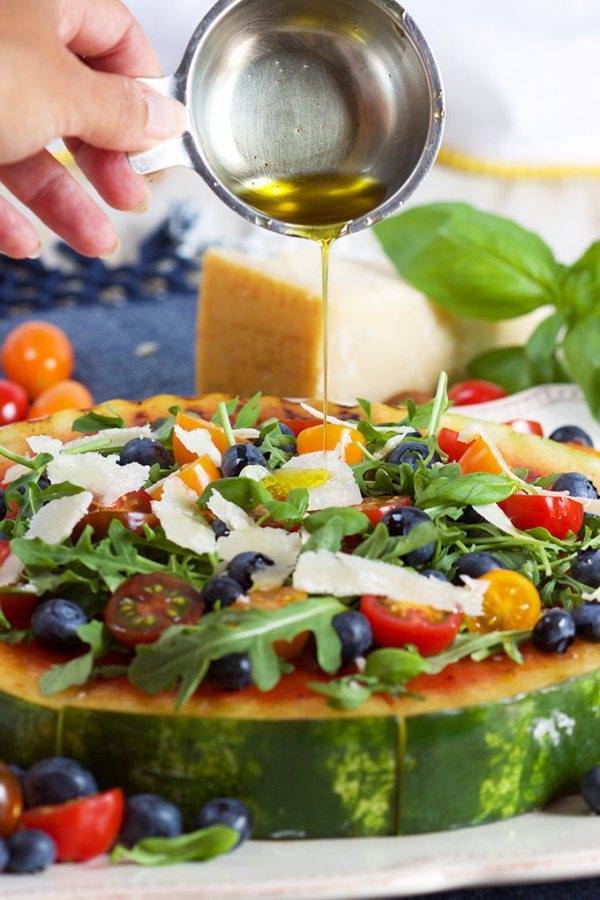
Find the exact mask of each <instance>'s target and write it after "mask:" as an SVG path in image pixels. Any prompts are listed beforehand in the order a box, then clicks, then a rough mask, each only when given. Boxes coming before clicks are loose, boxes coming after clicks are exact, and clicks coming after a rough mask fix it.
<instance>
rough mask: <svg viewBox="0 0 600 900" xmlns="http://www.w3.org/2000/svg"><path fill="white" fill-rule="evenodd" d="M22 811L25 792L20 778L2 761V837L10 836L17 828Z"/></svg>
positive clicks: (0, 788)
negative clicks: (22, 789)
mask: <svg viewBox="0 0 600 900" xmlns="http://www.w3.org/2000/svg"><path fill="white" fill-rule="evenodd" d="M22 812H23V793H22V791H21V785H20V783H19V779H18V778H17V776H16V775H15V773H14V772H13V771H12V770H11V769H9V768H8V766H6V765H5V764H4V763H1V762H0V837H3V838H7V837H10V836H11V834H13V833H14V832H15V831H16V830H17V828H18V826H19V821H20V819H21V813H22Z"/></svg>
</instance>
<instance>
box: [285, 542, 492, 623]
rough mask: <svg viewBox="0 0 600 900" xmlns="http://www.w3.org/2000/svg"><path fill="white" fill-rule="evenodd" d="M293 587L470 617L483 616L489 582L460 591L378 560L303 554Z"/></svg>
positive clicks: (328, 553)
mask: <svg viewBox="0 0 600 900" xmlns="http://www.w3.org/2000/svg"><path fill="white" fill-rule="evenodd" d="M293 585H294V587H295V588H297V589H298V590H302V591H306V592H307V593H309V594H332V595H333V596H334V597H348V596H354V595H362V594H377V595H378V596H381V597H389V598H390V599H391V600H399V601H402V602H405V603H413V604H415V605H417V606H432V607H433V608H434V609H445V610H448V611H451V610H455V609H462V610H463V612H465V613H466V614H467V615H469V616H479V615H481V613H482V609H483V597H484V595H485V592H486V590H487V588H488V587H489V582H485V581H481V582H478V581H472V582H470V583H469V585H468V586H465V587H457V586H456V585H453V584H449V583H448V582H445V581H438V579H437V578H427V577H426V576H424V575H419V574H417V573H416V572H411V571H409V570H408V569H404V568H403V567H402V566H394V565H392V564H391V563H385V562H381V560H378V559H363V557H361V556H350V555H349V554H347V553H330V552H329V551H328V550H318V551H316V552H310V551H309V552H308V553H303V554H302V556H301V557H300V559H299V560H298V565H297V566H296V571H295V572H294V578H293Z"/></svg>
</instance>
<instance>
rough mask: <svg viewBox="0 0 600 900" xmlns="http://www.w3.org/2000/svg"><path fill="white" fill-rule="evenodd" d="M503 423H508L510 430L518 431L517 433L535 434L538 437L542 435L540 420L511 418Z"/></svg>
mask: <svg viewBox="0 0 600 900" xmlns="http://www.w3.org/2000/svg"><path fill="white" fill-rule="evenodd" d="M504 424H505V425H510V427H511V428H512V430H513V431H518V432H519V434H537V435H538V436H539V437H544V429H543V428H542V426H541V424H540V422H535V421H534V420H533V419H511V420H510V421H509V422H505V423H504Z"/></svg>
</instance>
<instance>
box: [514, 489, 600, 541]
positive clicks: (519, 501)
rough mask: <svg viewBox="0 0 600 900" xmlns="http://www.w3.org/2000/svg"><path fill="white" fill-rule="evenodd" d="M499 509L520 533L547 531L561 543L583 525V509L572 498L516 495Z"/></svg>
mask: <svg viewBox="0 0 600 900" xmlns="http://www.w3.org/2000/svg"><path fill="white" fill-rule="evenodd" d="M499 506H500V507H501V508H502V509H503V510H504V512H505V513H506V515H507V516H508V518H509V519H510V521H511V522H512V523H513V525H515V526H516V528H519V529H520V530H521V531H527V530H528V529H530V528H545V529H546V530H547V531H549V532H550V534H551V535H553V536H554V537H557V538H560V539H561V540H562V539H563V538H566V536H567V535H568V534H569V532H571V531H572V532H573V534H577V532H578V531H579V529H580V528H581V526H582V525H583V506H582V504H581V503H578V502H577V500H573V499H572V498H571V497H545V496H543V495H542V496H539V495H537V494H513V495H512V497H508V498H507V499H506V500H502V502H501V503H500V504H499Z"/></svg>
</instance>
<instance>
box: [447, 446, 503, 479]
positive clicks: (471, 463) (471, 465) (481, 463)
mask: <svg viewBox="0 0 600 900" xmlns="http://www.w3.org/2000/svg"><path fill="white" fill-rule="evenodd" d="M458 465H459V466H460V471H461V472H462V474H463V475H468V474H469V473H470V472H490V473H491V474H492V475H501V474H502V471H503V470H502V466H501V465H500V463H499V462H498V460H497V459H496V457H495V456H494V454H493V453H492V451H491V450H490V448H489V447H488V445H487V444H486V442H485V441H484V440H483V438H480V437H476V438H475V440H474V441H473V442H472V443H471V444H469V446H468V448H467V449H466V450H465V452H464V453H463V455H462V456H461V457H460V459H459V460H458Z"/></svg>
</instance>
